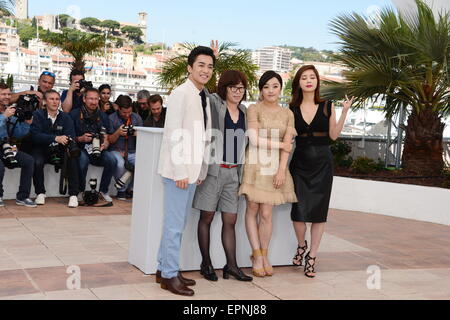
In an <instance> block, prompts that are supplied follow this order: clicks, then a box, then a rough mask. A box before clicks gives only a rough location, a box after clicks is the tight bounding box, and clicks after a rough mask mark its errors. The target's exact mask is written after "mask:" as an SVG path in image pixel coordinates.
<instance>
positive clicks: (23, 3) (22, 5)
mask: <svg viewBox="0 0 450 320" xmlns="http://www.w3.org/2000/svg"><path fill="white" fill-rule="evenodd" d="M15 16H16V18H17V19H28V0H16V8H15Z"/></svg>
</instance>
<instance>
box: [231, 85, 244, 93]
mask: <svg viewBox="0 0 450 320" xmlns="http://www.w3.org/2000/svg"><path fill="white" fill-rule="evenodd" d="M228 88H230V90H231V92H233V93H238V92H239V93H244V92H245V87H235V86H229V87H228Z"/></svg>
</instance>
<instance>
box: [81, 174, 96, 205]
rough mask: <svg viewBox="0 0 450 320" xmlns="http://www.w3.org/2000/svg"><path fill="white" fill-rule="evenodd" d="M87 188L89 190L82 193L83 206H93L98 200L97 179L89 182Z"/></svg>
mask: <svg viewBox="0 0 450 320" xmlns="http://www.w3.org/2000/svg"><path fill="white" fill-rule="evenodd" d="M89 186H90V187H91V190H89V191H85V192H84V194H83V200H84V203H85V205H87V206H94V205H96V204H97V203H98V201H99V199H100V194H99V192H98V191H97V179H91V180H89Z"/></svg>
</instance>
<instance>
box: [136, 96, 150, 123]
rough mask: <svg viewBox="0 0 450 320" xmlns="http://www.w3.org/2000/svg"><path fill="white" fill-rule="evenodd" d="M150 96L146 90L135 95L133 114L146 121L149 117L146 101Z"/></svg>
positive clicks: (148, 107)
mask: <svg viewBox="0 0 450 320" xmlns="http://www.w3.org/2000/svg"><path fill="white" fill-rule="evenodd" d="M150 97H151V95H150V92H149V91H148V90H141V91H139V92H138V93H137V102H136V109H135V112H136V113H137V114H138V115H140V116H141V119H147V118H148V116H149V115H150V106H149V104H148V99H150Z"/></svg>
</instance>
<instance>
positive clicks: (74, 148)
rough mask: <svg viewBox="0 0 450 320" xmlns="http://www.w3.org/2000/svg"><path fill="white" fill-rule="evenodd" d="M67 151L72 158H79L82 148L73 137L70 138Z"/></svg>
mask: <svg viewBox="0 0 450 320" xmlns="http://www.w3.org/2000/svg"><path fill="white" fill-rule="evenodd" d="M66 149H67V152H68V154H69V157H70V158H79V157H80V155H81V149H80V148H79V147H78V143H76V142H75V140H73V139H72V138H69V143H68V144H67V145H66Z"/></svg>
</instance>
